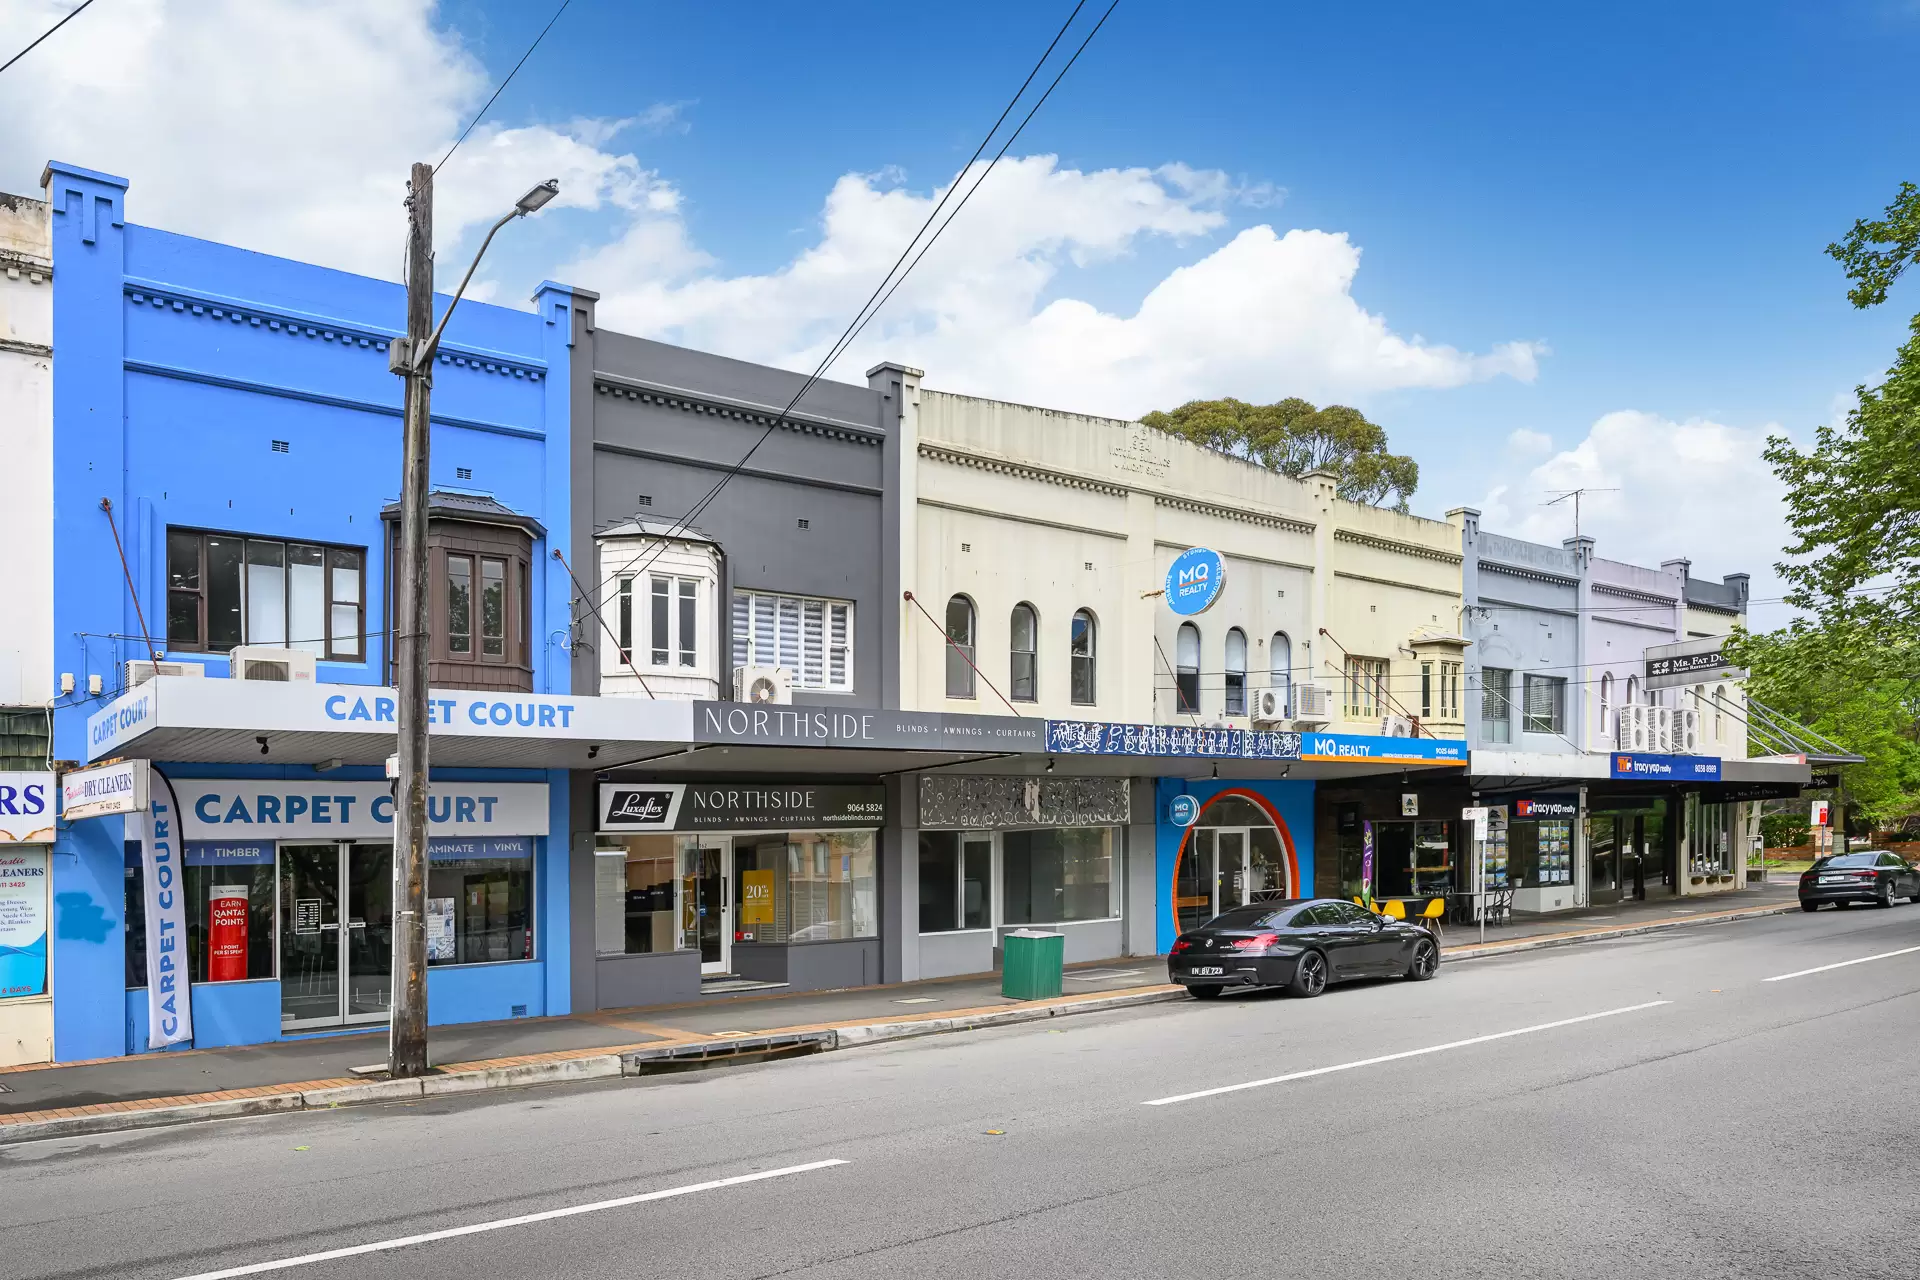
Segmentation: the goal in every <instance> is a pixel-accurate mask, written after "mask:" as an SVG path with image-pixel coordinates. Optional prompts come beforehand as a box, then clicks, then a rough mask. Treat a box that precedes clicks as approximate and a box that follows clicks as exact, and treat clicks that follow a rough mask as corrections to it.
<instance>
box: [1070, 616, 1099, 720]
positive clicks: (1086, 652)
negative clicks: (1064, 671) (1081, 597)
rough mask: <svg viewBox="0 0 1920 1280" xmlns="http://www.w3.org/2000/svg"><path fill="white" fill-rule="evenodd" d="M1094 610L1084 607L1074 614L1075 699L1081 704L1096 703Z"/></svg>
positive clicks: (1087, 705) (1073, 678)
mask: <svg viewBox="0 0 1920 1280" xmlns="http://www.w3.org/2000/svg"><path fill="white" fill-rule="evenodd" d="M1095 630H1096V628H1095V626H1094V624H1093V610H1091V609H1082V610H1080V612H1078V613H1076V614H1074V615H1073V677H1072V685H1073V700H1074V702H1075V703H1077V704H1078V705H1080V706H1083V707H1090V706H1092V705H1093V704H1094V701H1095V699H1094V690H1095V685H1094V679H1093V674H1094V673H1093V644H1094V639H1095V636H1094V632H1095Z"/></svg>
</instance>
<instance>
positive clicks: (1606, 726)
mask: <svg viewBox="0 0 1920 1280" xmlns="http://www.w3.org/2000/svg"><path fill="white" fill-rule="evenodd" d="M1600 742H1601V744H1602V745H1605V746H1611V745H1612V743H1613V672H1611V671H1608V672H1605V673H1604V674H1602V675H1601V677H1600Z"/></svg>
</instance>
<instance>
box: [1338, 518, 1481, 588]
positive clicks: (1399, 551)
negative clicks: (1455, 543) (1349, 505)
mask: <svg viewBox="0 0 1920 1280" xmlns="http://www.w3.org/2000/svg"><path fill="white" fill-rule="evenodd" d="M1333 540H1334V541H1335V542H1351V543H1353V544H1354V545H1356V546H1362V547H1372V548H1373V549H1374V550H1375V551H1391V552H1393V553H1394V554H1395V555H1401V556H1413V557H1414V558H1415V559H1418V560H1433V561H1437V562H1438V563H1440V564H1460V563H1462V562H1463V561H1464V560H1465V557H1464V556H1462V555H1461V554H1460V553H1459V552H1457V551H1442V550H1440V549H1439V548H1438V547H1423V546H1421V545H1420V544H1419V543H1417V542H1402V541H1400V540H1399V539H1398V538H1382V537H1380V536H1379V535H1378V534H1372V533H1361V532H1360V531H1359V530H1357V529H1335V530H1334V531H1333ZM1356 576H1357V575H1356Z"/></svg>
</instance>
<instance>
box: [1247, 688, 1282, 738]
mask: <svg viewBox="0 0 1920 1280" xmlns="http://www.w3.org/2000/svg"><path fill="white" fill-rule="evenodd" d="M1288 710H1289V708H1288V707H1287V691H1286V690H1285V689H1255V690H1254V691H1253V727H1254V728H1256V729H1278V728H1280V727H1282V726H1283V725H1284V724H1285V723H1286V721H1287V718H1288V717H1287V711H1288Z"/></svg>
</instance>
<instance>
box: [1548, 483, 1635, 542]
mask: <svg viewBox="0 0 1920 1280" xmlns="http://www.w3.org/2000/svg"><path fill="white" fill-rule="evenodd" d="M1553 492H1554V493H1555V494H1557V495H1558V496H1557V497H1553V498H1550V499H1548V500H1547V501H1545V502H1543V503H1541V504H1540V505H1541V506H1543V507H1552V506H1558V505H1559V504H1560V503H1562V502H1565V501H1566V500H1567V499H1568V498H1572V499H1573V536H1574V537H1576V538H1577V537H1579V536H1580V498H1581V496H1582V495H1584V494H1589V493H1618V492H1620V491H1619V490H1618V489H1595V488H1584V489H1556V490H1554V491H1553Z"/></svg>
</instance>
